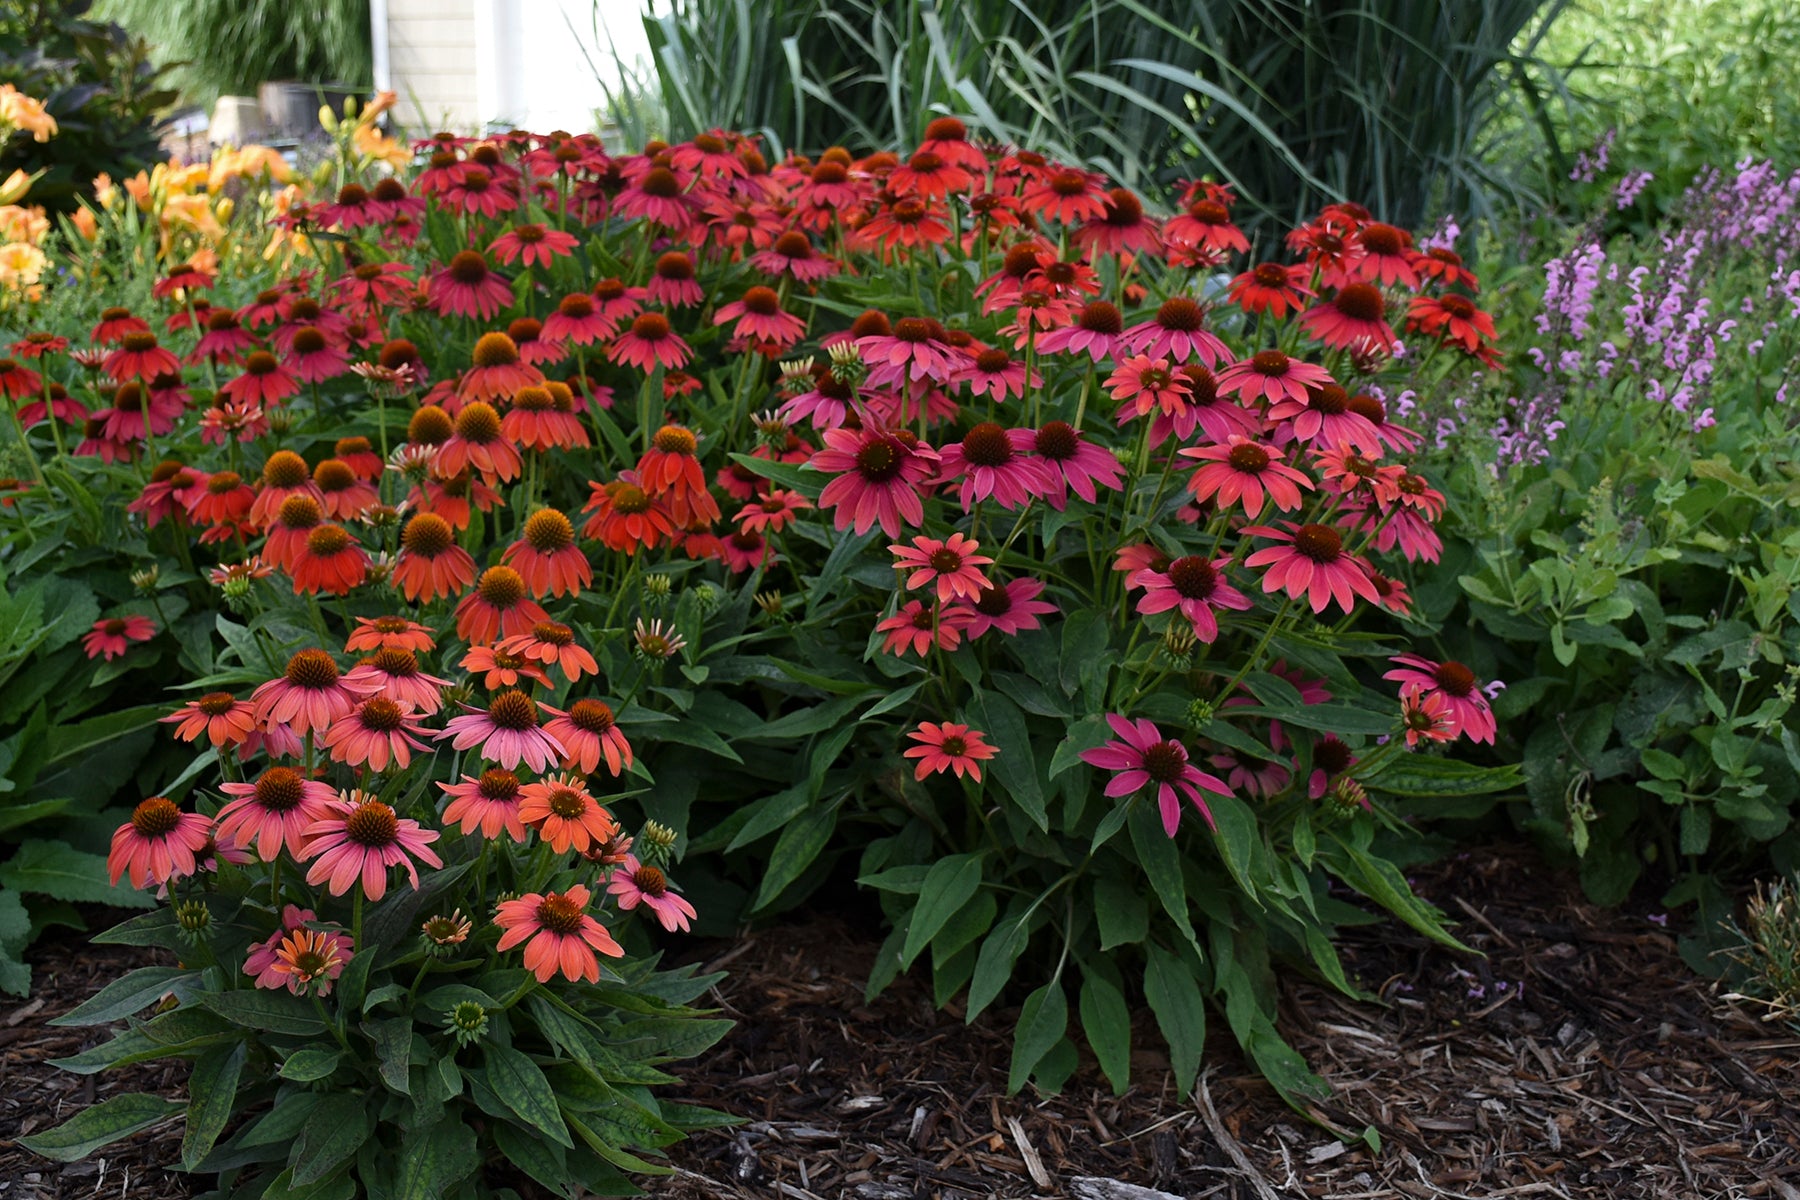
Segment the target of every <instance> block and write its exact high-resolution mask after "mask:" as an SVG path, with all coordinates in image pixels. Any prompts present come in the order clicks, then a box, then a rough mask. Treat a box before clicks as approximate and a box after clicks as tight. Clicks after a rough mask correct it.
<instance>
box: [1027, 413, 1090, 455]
mask: <svg viewBox="0 0 1800 1200" xmlns="http://www.w3.org/2000/svg"><path fill="white" fill-rule="evenodd" d="M1035 445H1036V447H1037V452H1038V454H1039V455H1040V456H1041V457H1043V458H1047V459H1050V460H1052V461H1056V462H1060V461H1061V460H1063V459H1067V458H1074V457H1075V454H1076V452H1077V451H1079V450H1080V449H1081V441H1080V439H1079V438H1077V437H1076V435H1075V427H1074V426H1072V425H1070V424H1069V423H1068V422H1067V421H1049V422H1046V423H1045V425H1044V427H1043V428H1042V429H1039V430H1038V431H1037V438H1036V440H1035Z"/></svg>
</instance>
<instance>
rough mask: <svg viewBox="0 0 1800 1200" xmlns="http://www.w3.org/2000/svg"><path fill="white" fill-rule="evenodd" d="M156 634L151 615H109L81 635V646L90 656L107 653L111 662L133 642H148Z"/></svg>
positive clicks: (154, 623) (129, 647) (107, 658)
mask: <svg viewBox="0 0 1800 1200" xmlns="http://www.w3.org/2000/svg"><path fill="white" fill-rule="evenodd" d="M155 636H156V622H155V621H152V620H151V619H150V618H149V617H139V616H130V617H109V618H107V619H105V620H103V621H95V622H94V627H93V628H92V629H90V630H88V631H87V632H86V633H84V634H82V635H81V648H82V649H83V650H86V651H87V656H88V657H89V658H99V657H100V656H102V655H105V657H106V661H107V662H111V661H112V660H113V659H115V658H118V657H119V656H120V655H122V654H124V653H125V652H126V651H127V650H129V649H131V643H132V642H147V641H149V640H150V639H151V638H153V637H155Z"/></svg>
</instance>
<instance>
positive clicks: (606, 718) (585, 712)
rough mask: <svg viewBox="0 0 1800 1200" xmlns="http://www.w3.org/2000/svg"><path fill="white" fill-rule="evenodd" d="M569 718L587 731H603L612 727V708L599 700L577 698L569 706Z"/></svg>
mask: <svg viewBox="0 0 1800 1200" xmlns="http://www.w3.org/2000/svg"><path fill="white" fill-rule="evenodd" d="M569 720H570V722H572V723H573V724H574V726H575V728H577V729H580V730H582V731H584V732H587V733H605V732H606V731H607V730H609V729H611V728H612V727H613V710H612V708H611V706H609V705H607V704H606V703H604V702H603V701H600V700H577V701H576V702H575V703H574V704H573V705H571V706H570V707H569Z"/></svg>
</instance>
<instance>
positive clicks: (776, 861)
mask: <svg viewBox="0 0 1800 1200" xmlns="http://www.w3.org/2000/svg"><path fill="white" fill-rule="evenodd" d="M837 818H838V810H837V806H836V805H834V804H820V805H815V806H814V807H813V808H811V809H810V810H808V811H807V812H805V813H802V814H801V815H800V816H798V817H796V818H794V820H793V821H791V822H790V823H789V824H788V827H787V828H786V829H784V830H782V831H781V836H780V837H779V838H777V839H776V840H775V849H774V850H773V851H771V852H770V854H769V865H768V866H767V867H766V868H765V869H764V871H763V881H762V886H761V887H760V888H758V889H757V893H756V900H755V902H754V903H752V904H751V905H750V908H751V911H753V912H754V911H756V910H758V909H762V908H767V907H768V906H769V905H770V904H773V903H774V902H775V901H776V899H778V898H779V897H780V896H781V893H782V892H784V891H786V890H787V888H788V885H789V884H791V883H793V882H794V881H795V880H796V879H798V878H800V876H801V873H802V872H804V871H805V870H806V868H808V867H810V866H811V865H812V864H813V860H814V859H816V858H818V857H819V852H820V851H821V850H823V849H825V843H826V842H828V841H830V840H831V831H832V830H833V829H836V828H837Z"/></svg>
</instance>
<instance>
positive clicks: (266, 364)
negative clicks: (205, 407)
mask: <svg viewBox="0 0 1800 1200" xmlns="http://www.w3.org/2000/svg"><path fill="white" fill-rule="evenodd" d="M299 392H300V380H299V379H297V378H296V377H295V376H294V374H293V372H291V371H289V370H287V369H286V368H285V367H283V366H282V365H281V360H280V359H278V358H276V357H275V356H274V355H273V354H270V353H269V352H268V351H267V350H252V351H251V352H250V353H249V354H247V355H245V356H244V373H243V374H242V375H239V376H238V377H237V378H236V379H232V380H228V381H227V382H226V383H225V384H223V385H222V386H221V387H220V388H219V395H220V396H221V397H223V398H225V399H226V400H232V401H235V402H237V403H239V404H244V405H257V406H265V405H269V404H274V403H276V402H278V401H281V400H285V399H287V398H288V397H289V396H294V395H298V394H299Z"/></svg>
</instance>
